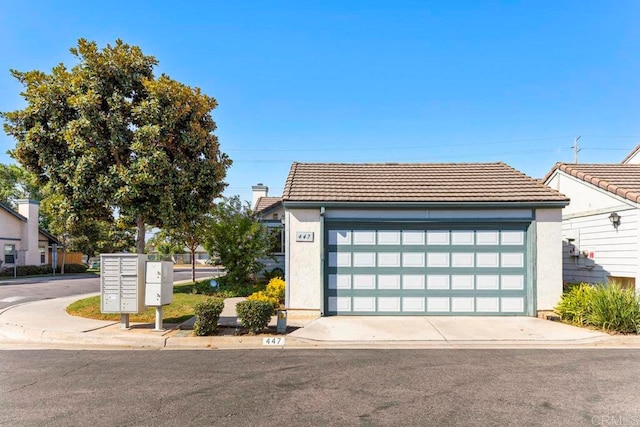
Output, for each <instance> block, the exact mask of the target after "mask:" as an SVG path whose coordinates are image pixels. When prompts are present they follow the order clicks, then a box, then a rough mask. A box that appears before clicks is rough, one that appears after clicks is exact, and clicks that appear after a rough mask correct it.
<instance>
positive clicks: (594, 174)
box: [548, 163, 640, 203]
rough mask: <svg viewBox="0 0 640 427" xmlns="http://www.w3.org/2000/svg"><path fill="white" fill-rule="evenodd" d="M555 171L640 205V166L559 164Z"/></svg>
mask: <svg viewBox="0 0 640 427" xmlns="http://www.w3.org/2000/svg"><path fill="white" fill-rule="evenodd" d="M555 169H559V170H561V171H562V172H565V173H567V174H569V175H571V176H575V177H576V178H578V179H581V180H582V181H585V182H588V183H590V184H593V185H595V186H596V187H599V188H602V189H603V190H606V191H608V192H610V193H613V194H617V195H618V196H620V197H624V198H625V199H627V200H631V201H632V202H635V203H640V164H619V163H614V164H580V163H578V164H566V163H558V164H557V165H556V166H555V168H554V169H552V171H551V172H553V171H554V170H555ZM548 176H550V175H549V174H548Z"/></svg>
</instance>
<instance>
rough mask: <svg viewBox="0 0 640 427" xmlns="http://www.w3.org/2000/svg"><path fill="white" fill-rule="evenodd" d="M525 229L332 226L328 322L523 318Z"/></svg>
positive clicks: (329, 232) (327, 247) (327, 278)
mask: <svg viewBox="0 0 640 427" xmlns="http://www.w3.org/2000/svg"><path fill="white" fill-rule="evenodd" d="M526 228H527V225H524V224H520V225H511V226H500V227H497V226H481V227H480V226H477V227H474V228H470V227H458V226H449V227H444V228H443V227H442V226H440V227H438V228H434V227H433V226H430V227H425V226H417V225H404V226H402V227H399V226H392V225H389V224H386V225H382V224H378V225H377V226H364V225H351V226H349V225H348V224H347V225H346V226H345V225H337V224H336V225H331V226H330V227H327V233H326V236H325V251H326V252H325V253H326V256H325V294H324V295H325V298H324V299H325V314H327V315H334V314H340V315H425V314H427V315H472V314H475V315H525V314H527V311H528V310H529V308H528V298H529V297H528V290H529V289H528V287H530V286H531V285H530V282H531V281H530V280H528V277H527V276H528V273H527V272H528V266H527V241H526V240H527V233H526Z"/></svg>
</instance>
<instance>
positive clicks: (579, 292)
mask: <svg viewBox="0 0 640 427" xmlns="http://www.w3.org/2000/svg"><path fill="white" fill-rule="evenodd" d="M594 292H595V288H594V287H593V285H591V284H589V283H581V284H579V285H576V286H572V287H571V288H570V289H569V290H568V291H567V292H566V293H565V294H564V295H563V296H562V299H561V300H560V303H559V304H558V305H557V306H556V311H557V312H558V313H559V314H560V316H562V319H564V320H567V321H569V322H571V323H575V324H577V325H585V324H586V321H587V315H588V314H589V311H590V308H591V305H592V303H593V295H594Z"/></svg>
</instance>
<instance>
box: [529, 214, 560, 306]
mask: <svg viewBox="0 0 640 427" xmlns="http://www.w3.org/2000/svg"><path fill="white" fill-rule="evenodd" d="M536 246H537V250H536V252H537V260H536V261H535V268H536V287H537V295H536V300H537V309H538V310H551V309H553V308H554V307H555V306H556V304H557V303H558V301H560V297H561V296H562V210H561V209H537V210H536Z"/></svg>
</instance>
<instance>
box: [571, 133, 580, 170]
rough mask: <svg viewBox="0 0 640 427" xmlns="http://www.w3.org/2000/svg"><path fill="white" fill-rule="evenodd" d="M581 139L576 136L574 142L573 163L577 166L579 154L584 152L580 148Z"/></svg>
mask: <svg viewBox="0 0 640 427" xmlns="http://www.w3.org/2000/svg"><path fill="white" fill-rule="evenodd" d="M579 139H580V137H579V136H576V138H575V139H574V140H573V163H575V164H577V163H578V153H579V152H580V151H581V150H582V148H578V140H579Z"/></svg>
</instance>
